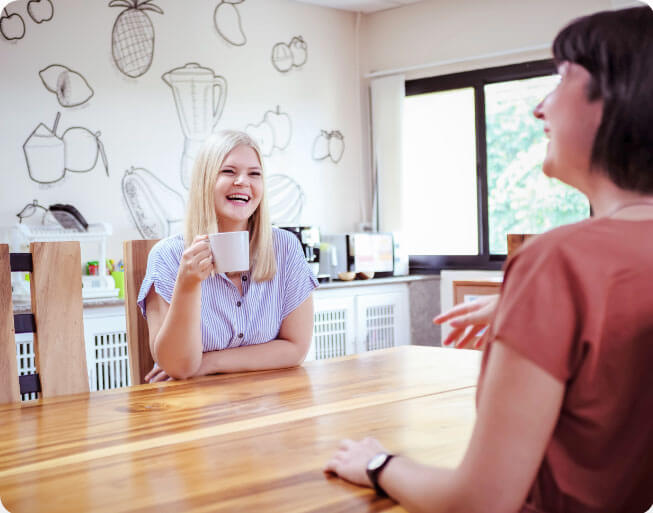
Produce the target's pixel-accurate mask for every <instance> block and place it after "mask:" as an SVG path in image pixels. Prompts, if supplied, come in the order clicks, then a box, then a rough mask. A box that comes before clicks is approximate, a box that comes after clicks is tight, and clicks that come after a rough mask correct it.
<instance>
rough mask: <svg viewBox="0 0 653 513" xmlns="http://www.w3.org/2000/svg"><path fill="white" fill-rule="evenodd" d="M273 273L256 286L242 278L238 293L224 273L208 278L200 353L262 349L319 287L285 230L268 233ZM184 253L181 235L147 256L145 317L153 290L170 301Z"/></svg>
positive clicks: (141, 299)
mask: <svg viewBox="0 0 653 513" xmlns="http://www.w3.org/2000/svg"><path fill="white" fill-rule="evenodd" d="M272 239H273V242H274V253H275V256H276V261H277V272H276V274H275V275H274V277H273V278H272V279H271V280H269V281H265V282H261V283H257V282H255V281H254V280H252V279H251V273H250V272H249V271H248V272H245V273H241V276H242V280H243V281H242V289H243V294H242V296H241V294H240V292H239V291H238V288H237V287H236V286H235V285H234V284H233V283H232V282H231V280H230V279H229V278H228V277H227V276H226V275H225V274H224V273H220V274H216V275H215V276H209V277H208V278H206V279H205V280H204V281H203V282H202V284H201V287H202V313H201V323H202V345H203V346H204V352H208V351H217V350H220V349H227V348H230V347H238V346H247V345H253V344H262V343H264V342H269V341H270V340H274V339H276V338H277V337H278V335H279V330H280V329H281V322H282V321H283V320H284V319H285V318H286V317H287V316H288V315H289V314H290V313H291V312H292V311H293V310H294V309H295V308H297V307H298V306H299V305H300V304H302V303H303V302H304V300H306V299H307V298H308V296H309V295H310V293H311V292H312V291H313V289H314V288H315V287H317V285H318V282H317V279H316V278H315V276H314V275H313V272H312V271H311V269H310V267H309V266H308V264H307V263H306V260H305V259H304V254H303V251H302V247H301V245H300V243H299V240H298V239H297V237H296V236H295V235H293V234H292V233H290V232H289V231H287V230H282V229H278V228H273V229H272ZM183 252H184V241H183V237H182V236H181V235H175V236H173V237H168V238H167V239H162V240H160V241H159V242H157V243H156V245H155V246H154V247H153V248H152V250H151V251H150V255H149V257H148V260H147V272H146V274H145V278H144V279H143V283H142V285H141V289H140V292H139V294H138V306H139V307H140V308H141V311H142V312H143V316H146V310H145V298H146V297H147V294H148V293H149V291H150V288H151V287H152V285H154V290H155V291H156V292H157V294H159V296H161V297H162V298H163V299H164V300H165V301H166V302H167V303H170V302H171V301H172V292H173V290H174V288H175V280H176V279H177V271H178V270H179V262H180V261H181V256H182V253H183Z"/></svg>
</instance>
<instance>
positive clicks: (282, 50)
mask: <svg viewBox="0 0 653 513" xmlns="http://www.w3.org/2000/svg"><path fill="white" fill-rule="evenodd" d="M292 61H293V57H292V52H291V51H290V47H289V46H288V45H287V44H286V43H277V44H276V45H274V46H273V47H272V65H273V66H274V67H275V68H276V69H277V71H280V72H281V73H286V72H287V71H289V70H290V68H292Z"/></svg>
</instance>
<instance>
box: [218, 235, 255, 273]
mask: <svg viewBox="0 0 653 513" xmlns="http://www.w3.org/2000/svg"><path fill="white" fill-rule="evenodd" d="M209 243H210V244H211V252H212V253H213V260H214V262H215V270H216V272H219V273H230V272H232V271H247V270H249V232H248V231H241V232H220V233H212V234H210V235H209Z"/></svg>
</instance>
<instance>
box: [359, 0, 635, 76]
mask: <svg viewBox="0 0 653 513" xmlns="http://www.w3.org/2000/svg"><path fill="white" fill-rule="evenodd" d="M626 1H627V0H613V1H611V0H574V1H573V2H569V1H567V0H546V1H544V0H490V1H481V0H456V1H455V2H452V1H449V0H424V1H422V2H418V3H415V4H411V5H407V6H404V7H400V8H398V9H391V10H387V11H381V12H377V13H374V14H371V15H369V16H365V17H364V19H363V25H362V33H361V41H362V45H361V48H362V52H361V59H362V63H363V69H364V70H365V71H366V72H367V73H371V72H378V71H384V70H392V69H395V68H403V67H410V66H422V65H426V64H429V63H438V62H441V61H458V60H462V59H469V58H473V57H477V56H481V55H486V54H492V53H497V52H515V51H518V52H519V50H521V49H524V48H531V47H542V49H541V50H536V51H524V52H519V53H517V54H514V55H509V56H506V57H502V58H493V59H480V60H472V61H469V62H457V63H452V64H448V65H445V66H435V67H427V68H424V69H420V70H415V71H409V72H408V73H407V78H409V79H410V78H419V77H424V76H433V75H440V74H446V73H453V72H458V71H465V70H469V69H475V68H479V67H488V66H494V65H502V64H510V63H515V62H522V61H524V60H531V59H540V58H547V57H550V52H549V46H550V44H551V42H552V41H553V38H554V37H555V35H556V34H557V32H558V31H559V30H560V29H561V28H562V27H563V26H564V25H566V24H567V23H568V22H569V21H571V20H572V19H573V18H575V17H577V16H581V15H584V14H589V13H592V12H595V11H599V10H605V9H611V8H612V7H613V6H614V7H621V4H624V2H626ZM615 2H617V3H619V5H616V4H615ZM630 3H631V4H632V3H633V2H630ZM613 4H614V5H613Z"/></svg>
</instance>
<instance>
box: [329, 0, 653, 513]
mask: <svg viewBox="0 0 653 513" xmlns="http://www.w3.org/2000/svg"><path fill="white" fill-rule="evenodd" d="M553 53H554V57H555V60H556V62H557V64H558V70H559V73H560V77H561V81H560V83H559V85H558V86H557V87H556V89H555V90H554V91H553V92H551V93H550V94H549V95H548V96H547V97H546V98H545V99H544V100H543V101H542V102H541V103H540V105H538V106H537V108H536V109H535V116H536V117H537V118H538V119H540V120H542V122H543V123H544V131H545V132H546V134H547V135H548V137H549V139H550V142H549V146H548V150H547V154H546V158H545V162H544V165H543V170H544V173H546V174H547V175H548V176H551V177H555V178H557V179H559V180H561V181H563V182H565V183H567V184H569V185H571V186H573V187H575V188H577V189H578V190H580V191H581V192H582V193H584V194H585V195H586V196H587V198H588V199H589V201H590V203H591V205H592V208H593V211H594V217H592V218H591V219H588V220H586V221H583V222H580V223H577V224H573V225H568V226H565V227H561V228H558V229H555V230H552V231H550V232H548V233H546V234H543V235H540V236H538V237H537V238H535V239H533V240H532V242H530V241H529V243H528V244H526V245H524V246H523V247H522V248H521V249H520V251H518V252H517V253H516V254H515V256H514V257H512V258H511V259H510V260H509V262H507V265H506V268H505V276H504V285H503V290H502V293H501V296H500V299H499V301H498V305H497V307H496V312H495V314H494V318H493V321H492V323H491V326H490V331H489V337H488V338H489V342H488V345H487V348H486V351H485V354H484V358H483V365H482V370H481V376H480V378H479V384H478V385H479V386H478V396H477V410H478V412H477V413H478V415H477V420H476V425H475V428H474V432H473V434H472V438H471V441H470V443H469V447H468V449H467V452H466V454H465V457H464V459H463V461H462V463H461V464H460V465H459V467H457V468H456V469H454V470H448V469H438V468H433V467H428V466H424V465H420V464H418V463H415V462H413V461H411V460H409V459H408V458H405V457H402V456H395V457H392V456H391V455H390V456H388V455H387V452H386V451H385V449H384V448H383V447H382V446H381V445H380V444H379V442H378V441H376V440H374V439H365V440H363V441H361V442H354V441H351V440H344V441H343V442H342V443H341V447H340V449H339V451H338V452H337V453H336V454H335V455H334V457H333V458H332V459H331V460H330V461H329V462H328V464H327V467H326V469H327V471H329V472H333V473H336V474H338V475H339V476H341V477H342V478H344V479H347V480H349V481H351V482H354V483H357V484H360V485H364V486H371V485H375V486H376V488H377V491H378V490H382V491H384V492H385V493H387V494H388V495H389V496H390V497H392V498H393V499H395V500H397V501H398V502H400V503H401V504H402V505H403V506H405V507H406V508H407V509H408V510H409V511H448V512H449V511H461V512H465V513H473V512H487V513H500V512H506V513H514V512H517V511H522V512H547V513H598V512H610V513H633V512H643V511H646V510H647V509H648V508H649V507H650V505H651V503H652V502H653V392H652V390H653V370H652V369H653V11H651V9H650V8H648V7H641V8H633V9H626V10H622V11H612V12H602V13H597V14H595V15H592V16H588V17H584V18H581V19H578V20H576V21H574V22H573V23H571V24H570V25H569V26H567V27H566V28H565V29H563V30H562V32H560V34H558V36H557V38H556V40H555V42H554V44H553ZM381 463H385V465H384V466H383V470H382V471H380V472H378V471H377V472H371V475H372V476H373V477H372V478H373V479H374V480H375V481H376V482H375V483H372V482H371V480H370V478H369V477H368V473H367V472H366V470H367V469H368V468H370V469H372V468H374V467H378V466H379V465H380V464H381Z"/></svg>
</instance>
